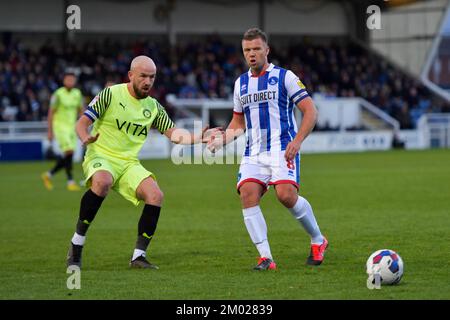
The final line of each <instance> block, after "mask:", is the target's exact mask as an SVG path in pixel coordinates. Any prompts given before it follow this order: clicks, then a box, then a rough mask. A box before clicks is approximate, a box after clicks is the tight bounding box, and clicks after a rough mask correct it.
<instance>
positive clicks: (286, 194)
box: [277, 190, 298, 208]
mask: <svg viewBox="0 0 450 320" xmlns="http://www.w3.org/2000/svg"><path fill="white" fill-rule="evenodd" d="M277 198H278V200H279V201H280V202H281V203H282V204H283V205H284V206H285V207H287V208H292V207H293V206H294V205H295V203H296V202H297V198H298V195H297V193H295V192H291V191H287V190H283V191H277Z"/></svg>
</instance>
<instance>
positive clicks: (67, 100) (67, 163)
mask: <svg viewBox="0 0 450 320" xmlns="http://www.w3.org/2000/svg"><path fill="white" fill-rule="evenodd" d="M76 81H77V79H76V76H75V74H74V73H69V72H68V73H66V74H65V75H64V80H63V85H64V86H63V87H61V88H59V89H58V90H56V91H55V92H54V93H53V95H52V98H51V101H50V108H49V110H48V118H47V122H48V134H47V136H48V140H49V142H50V144H51V143H52V141H53V138H56V141H57V142H58V145H59V148H60V150H61V152H63V156H59V157H58V159H57V161H56V164H55V166H54V167H53V168H52V169H51V170H49V171H47V172H44V173H43V174H42V175H41V177H42V180H43V181H44V185H45V187H46V188H47V189H48V190H52V189H53V183H52V177H53V175H54V174H55V173H57V172H58V171H59V170H61V169H65V171H66V174H67V189H68V190H70V191H78V190H80V187H79V186H78V185H77V184H76V183H75V181H74V179H73V173H72V162H73V153H74V151H75V148H76V144H77V136H76V133H75V123H76V121H77V118H78V116H79V115H81V114H82V112H83V95H82V94H81V91H80V90H79V89H77V88H75V84H76Z"/></svg>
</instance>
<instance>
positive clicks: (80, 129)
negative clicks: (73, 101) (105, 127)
mask: <svg viewBox="0 0 450 320" xmlns="http://www.w3.org/2000/svg"><path fill="white" fill-rule="evenodd" d="M91 124H92V120H91V119H89V117H87V116H85V115H83V116H81V117H80V119H79V120H78V121H77V124H76V126H75V130H76V132H77V135H78V137H79V138H80V140H81V142H82V143H83V145H88V144H89V143H92V142H95V141H97V139H98V136H99V135H100V134H99V133H97V135H95V136H91V135H90V134H89V132H88V128H89V126H90V125H91Z"/></svg>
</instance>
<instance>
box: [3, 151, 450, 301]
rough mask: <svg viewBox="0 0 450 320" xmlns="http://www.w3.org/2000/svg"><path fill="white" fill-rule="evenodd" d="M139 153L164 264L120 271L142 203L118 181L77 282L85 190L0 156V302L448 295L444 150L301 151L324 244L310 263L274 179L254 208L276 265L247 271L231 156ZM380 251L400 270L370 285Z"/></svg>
mask: <svg viewBox="0 0 450 320" xmlns="http://www.w3.org/2000/svg"><path fill="white" fill-rule="evenodd" d="M143 164H144V165H145V166H146V167H147V168H148V169H149V170H151V171H153V172H154V173H155V174H156V175H157V177H158V179H159V184H160V187H161V188H162V190H163V192H164V194H165V201H164V206H163V210H162V213H161V218H160V221H159V225H158V230H157V233H156V236H155V238H154V239H153V241H152V243H151V245H150V251H149V252H150V254H149V256H150V258H151V261H153V262H154V263H156V264H158V265H159V266H160V269H159V270H130V269H128V261H129V258H130V255H131V253H132V250H133V247H134V243H135V237H136V232H137V221H138V219H139V217H140V213H141V207H134V206H133V205H132V204H131V203H129V202H127V201H126V200H124V199H122V198H121V197H120V196H119V195H117V194H116V193H114V192H112V193H111V194H110V195H109V196H108V198H107V199H106V200H105V202H104V203H103V206H102V208H101V209H100V212H99V213H98V215H97V217H96V220H95V221H94V223H93V225H92V226H91V228H90V230H89V233H88V237H87V243H86V247H85V252H84V256H83V270H82V272H81V290H68V289H67V287H66V280H67V277H68V276H69V275H68V274H66V268H65V256H66V253H67V248H68V244H69V240H70V238H71V236H72V234H73V231H74V227H75V223H76V219H77V217H78V210H79V203H80V198H81V195H82V193H81V192H78V193H77V192H72V193H71V192H68V191H66V190H65V189H64V183H65V178H64V174H63V173H60V174H59V175H58V176H57V177H56V178H55V184H56V188H55V190H54V191H52V192H48V191H47V190H45V189H44V187H43V185H42V184H41V181H40V177H39V176H40V173H41V172H42V171H44V170H46V169H48V168H49V167H50V166H51V165H52V163H50V162H34V163H3V164H0V173H1V174H0V177H1V178H0V197H1V198H0V217H1V224H0V235H1V236H0V283H1V285H0V299H183V300H184V299H450V241H449V240H450V150H431V151H392V152H371V153H355V154H322V155H308V154H307V155H303V158H302V166H301V168H302V187H301V194H302V195H303V196H305V197H306V198H307V199H308V200H309V201H310V203H311V204H312V206H313V208H314V211H315V214H316V217H317V219H318V222H319V224H320V226H321V229H322V232H323V233H324V234H325V235H326V236H327V237H328V239H329V241H330V247H329V250H328V252H327V256H326V259H325V262H324V264H323V265H322V266H320V267H318V268H314V267H309V266H306V265H305V263H304V262H305V258H306V256H307V255H308V253H309V239H308V237H307V235H306V233H305V232H304V231H303V230H302V229H301V228H300V225H299V224H298V223H297V222H296V221H295V220H294V218H293V217H292V216H291V215H290V213H289V212H288V211H287V210H286V209H284V208H283V207H282V206H281V204H280V203H278V202H277V201H276V199H275V195H274V193H273V190H271V191H270V192H268V193H267V194H266V195H265V196H264V198H263V201H262V203H261V207H262V209H263V212H264V214H265V217H266V220H267V224H268V227H269V240H270V243H271V249H272V253H273V255H274V258H275V259H276V261H277V263H278V267H279V270H278V271H276V272H265V273H255V272H253V271H251V267H252V266H253V265H254V264H255V262H256V257H257V252H256V249H255V248H254V246H253V244H252V243H251V241H250V238H249V236H248V234H247V231H246V229H245V226H244V223H243V219H242V213H241V208H240V202H239V198H238V196H237V195H236V192H235V182H236V176H237V170H238V166H237V165H212V166H211V165H182V166H176V165H173V164H172V163H171V162H170V161H168V160H154V161H144V162H143ZM75 167H76V175H77V177H78V178H81V170H80V165H79V164H77V165H76V166H75ZM382 248H391V249H394V250H396V251H397V252H398V253H399V254H400V255H401V256H402V258H403V260H404V263H405V274H404V277H403V279H402V281H401V283H400V284H399V285H397V286H392V287H383V288H382V290H368V289H367V287H366V274H365V262H366V259H367V258H368V257H369V255H370V254H371V253H372V252H373V251H375V250H377V249H382Z"/></svg>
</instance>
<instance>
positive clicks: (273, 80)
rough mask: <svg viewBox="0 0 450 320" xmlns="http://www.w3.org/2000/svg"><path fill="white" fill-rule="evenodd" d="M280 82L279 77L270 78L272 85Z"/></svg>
mask: <svg viewBox="0 0 450 320" xmlns="http://www.w3.org/2000/svg"><path fill="white" fill-rule="evenodd" d="M277 83H278V78H277V77H270V78H269V84H270V85H272V86H273V85H274V84H277Z"/></svg>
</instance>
